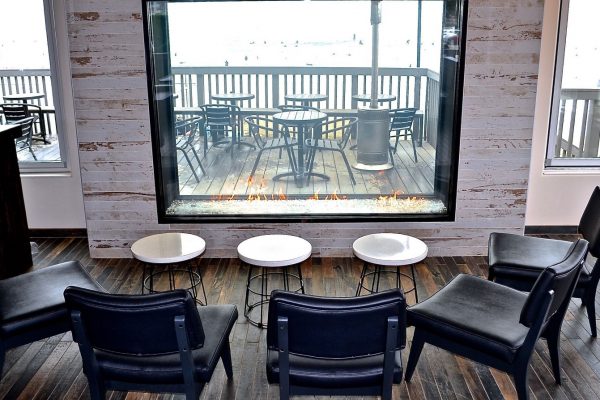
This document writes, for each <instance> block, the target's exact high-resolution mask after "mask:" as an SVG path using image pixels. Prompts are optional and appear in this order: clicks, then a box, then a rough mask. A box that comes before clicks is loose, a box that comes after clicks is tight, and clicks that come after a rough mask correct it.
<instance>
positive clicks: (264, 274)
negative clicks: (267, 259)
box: [244, 264, 304, 328]
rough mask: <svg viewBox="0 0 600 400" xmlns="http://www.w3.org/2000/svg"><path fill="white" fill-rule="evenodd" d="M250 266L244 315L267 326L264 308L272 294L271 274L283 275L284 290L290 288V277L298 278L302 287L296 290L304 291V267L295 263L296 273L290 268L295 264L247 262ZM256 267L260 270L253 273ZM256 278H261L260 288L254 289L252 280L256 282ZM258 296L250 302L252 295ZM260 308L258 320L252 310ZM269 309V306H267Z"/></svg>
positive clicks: (264, 326)
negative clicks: (275, 265) (269, 280)
mask: <svg viewBox="0 0 600 400" xmlns="http://www.w3.org/2000/svg"><path fill="white" fill-rule="evenodd" d="M247 265H248V266H249V269H248V280H247V282H246V299H245V300H244V316H245V317H246V319H247V320H248V322H249V323H250V324H252V325H254V326H256V327H258V328H266V327H267V321H266V318H265V317H266V315H265V313H266V311H265V310H264V308H265V305H267V306H268V304H269V299H270V298H271V295H270V293H271V292H269V291H268V279H269V276H281V277H282V280H283V290H287V291H289V290H290V277H291V278H292V279H294V280H296V281H297V282H298V283H299V284H300V287H299V288H298V289H295V290H294V292H301V293H304V281H303V279H302V269H301V267H300V264H295V266H296V268H297V273H296V274H291V273H290V272H289V270H288V268H290V267H294V265H287V266H282V267H259V266H256V265H252V264H247ZM255 268H260V272H259V273H258V274H256V275H252V272H253V271H254V269H255ZM274 269H277V270H279V271H273V270H274ZM255 280H260V289H259V290H257V289H254V288H251V284H252V282H254V281H255ZM252 295H254V296H258V299H257V300H256V301H254V302H252V303H251V302H250V296H252ZM257 307H258V308H259V310H260V318H259V319H258V320H256V319H252V317H251V312H252V310H254V309H256V308H257ZM267 310H268V307H267Z"/></svg>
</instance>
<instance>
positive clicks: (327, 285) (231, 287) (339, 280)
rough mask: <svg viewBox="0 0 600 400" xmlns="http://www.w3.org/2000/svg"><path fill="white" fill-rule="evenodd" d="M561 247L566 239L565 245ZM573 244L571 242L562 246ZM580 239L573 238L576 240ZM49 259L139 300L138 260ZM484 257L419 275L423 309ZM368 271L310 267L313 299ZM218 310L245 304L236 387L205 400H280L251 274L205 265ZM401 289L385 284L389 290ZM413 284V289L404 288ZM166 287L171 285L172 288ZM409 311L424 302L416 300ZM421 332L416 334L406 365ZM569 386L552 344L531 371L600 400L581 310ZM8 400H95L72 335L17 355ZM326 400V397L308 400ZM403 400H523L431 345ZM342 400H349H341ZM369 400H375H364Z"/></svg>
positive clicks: (557, 394)
mask: <svg viewBox="0 0 600 400" xmlns="http://www.w3.org/2000/svg"><path fill="white" fill-rule="evenodd" d="M555 238H556V237H555ZM561 238H569V237H561ZM570 238H571V239H572V238H573V236H571V237H570ZM37 243H38V245H39V247H40V252H39V253H38V254H36V255H35V257H34V264H35V266H34V268H36V269H37V268H44V267H46V266H48V265H51V264H54V263H56V262H60V261H64V260H67V259H79V260H80V261H81V262H82V264H83V265H84V267H85V268H86V269H87V270H88V271H89V272H90V273H91V274H92V276H94V278H95V279H97V280H98V282H99V283H100V284H101V285H102V286H103V287H104V288H105V289H107V290H108V291H109V292H111V293H137V292H139V289H140V281H141V277H142V265H141V264H140V263H139V262H138V261H137V260H133V259H91V258H90V257H89V254H88V252H87V241H86V240H85V239H80V238H78V239H73V238H71V239H38V240H37ZM485 263H486V260H485V258H484V257H429V258H427V259H425V260H424V261H423V262H421V263H419V264H418V265H417V268H416V273H417V286H418V290H419V295H420V296H421V299H424V298H426V297H427V296H429V295H431V294H432V293H434V292H435V291H437V290H438V289H439V288H440V287H442V286H443V285H445V284H446V283H447V282H448V281H449V280H450V279H452V278H453V277H454V276H456V275H458V274H459V273H470V274H474V275H481V276H485V275H486V273H487V267H486V264H485ZM361 266H362V264H361V263H360V262H359V261H358V260H356V259H351V258H313V259H310V260H307V261H306V262H304V264H303V266H302V268H303V275H304V278H305V281H306V290H307V292H308V293H312V294H318V295H327V296H351V295H353V294H354V291H355V288H356V286H355V285H356V283H357V282H358V277H359V274H360V269H361ZM199 268H200V269H201V271H202V273H203V277H204V283H205V285H206V291H207V295H208V300H209V302H210V303H213V304H214V303H219V304H223V303H231V304H236V305H237V307H238V310H239V312H240V317H239V319H238V321H237V323H236V324H235V326H234V329H233V332H232V334H231V336H230V341H231V346H232V360H233V369H234V380H233V381H228V380H227V378H226V376H225V372H224V370H223V368H222V366H221V365H219V366H218V367H217V370H216V371H215V374H214V375H213V378H212V380H211V382H210V383H209V384H208V385H207V386H206V387H205V389H204V391H203V393H202V396H201V399H203V400H214V399H221V400H231V399H244V400H246V399H251V400H253V399H277V398H278V389H277V387H276V386H269V385H268V383H267V381H266V376H265V372H264V362H265V355H266V347H265V331H264V330H259V329H258V328H256V327H254V326H251V325H250V324H248V323H247V321H246V320H245V318H244V317H243V301H244V288H245V280H246V275H247V272H248V267H247V266H245V265H240V262H239V260H236V259H201V260H200V261H199ZM392 283H393V279H384V280H382V285H384V284H392ZM403 283H405V282H403ZM163 284H166V282H163ZM407 297H408V300H409V303H414V297H413V296H412V295H411V294H409V295H408V296H407ZM412 334H413V329H412V328H409V329H408V332H407V337H408V343H407V349H406V350H404V351H403V352H402V357H403V360H404V363H405V362H406V359H407V356H408V351H409V348H410V341H411V338H412ZM561 347H562V350H561V353H562V373H563V374H562V376H563V384H562V385H561V386H558V385H555V384H554V381H553V378H552V374H551V368H550V357H549V354H548V351H547V348H546V345H545V342H544V341H539V342H538V343H537V345H536V350H535V353H534V355H533V357H532V361H531V367H530V368H531V370H530V379H529V389H530V397H531V399H536V400H541V399H556V400H562V399H564V400H567V399H568V400H571V399H586V400H587V399H600V344H598V342H597V341H596V340H594V339H592V338H591V337H590V336H589V326H588V322H587V317H586V314H585V310H584V309H583V308H581V307H580V301H579V300H573V301H572V302H571V305H570V307H569V310H568V312H567V315H566V317H565V322H564V324H563V328H562V337H561ZM0 398H7V399H89V393H88V391H87V381H86V379H85V376H84V375H83V373H82V369H81V357H80V355H79V352H78V348H77V346H76V345H75V344H74V343H73V342H72V339H71V335H70V333H66V334H61V335H56V336H53V337H51V338H48V339H45V340H40V341H37V342H34V343H30V344H27V345H24V346H20V347H17V348H14V349H11V350H9V351H8V352H7V355H6V362H5V366H4V375H3V376H2V380H1V381H0ZM107 398H108V399H128V400H141V399H153V400H164V399H182V398H183V396H182V395H174V394H147V393H122V392H110V393H109V395H108V396H107ZM304 398H309V399H315V400H316V399H325V398H326V397H310V396H308V397H304ZM394 398H395V399H411V400H413V399H418V400H430V399H443V400H446V399H460V400H463V399H490V400H495V399H503V398H505V399H515V398H516V393H515V389H514V385H513V382H512V380H511V378H510V377H509V376H508V375H506V374H505V373H502V372H499V371H498V370H495V369H491V368H488V367H486V366H483V365H481V364H476V363H473V362H471V361H469V360H466V359H463V358H460V357H456V356H454V355H452V354H450V353H448V352H445V351H443V350H440V349H437V348H435V347H432V346H429V345H426V346H425V348H424V350H423V356H422V357H421V359H420V361H419V363H418V365H417V370H416V372H415V376H414V378H413V381H412V382H411V383H410V384H407V383H406V382H402V383H401V384H400V385H395V387H394ZM335 399H345V398H344V397H335ZM363 399H364V400H367V399H371V397H364V398H363Z"/></svg>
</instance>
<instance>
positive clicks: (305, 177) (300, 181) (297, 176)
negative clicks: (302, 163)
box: [273, 172, 330, 187]
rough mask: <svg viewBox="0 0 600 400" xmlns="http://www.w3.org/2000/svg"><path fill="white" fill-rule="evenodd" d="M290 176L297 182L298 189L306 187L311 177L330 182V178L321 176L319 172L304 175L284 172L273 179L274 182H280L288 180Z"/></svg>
mask: <svg viewBox="0 0 600 400" xmlns="http://www.w3.org/2000/svg"><path fill="white" fill-rule="evenodd" d="M289 176H293V177H294V182H296V186H298V187H303V186H304V182H305V181H306V182H308V180H309V179H310V177H311V176H316V177H317V178H321V179H323V180H325V181H328V180H329V179H330V178H329V176H327V175H325V174H321V173H319V172H305V173H303V174H301V175H300V174H297V173H296V172H284V173H282V174H277V175H275V176H274V177H273V180H274V181H276V180H279V179H283V178H287V177H289Z"/></svg>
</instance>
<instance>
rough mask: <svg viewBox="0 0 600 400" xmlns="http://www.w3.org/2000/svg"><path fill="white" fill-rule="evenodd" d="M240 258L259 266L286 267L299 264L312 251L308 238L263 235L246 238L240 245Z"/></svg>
mask: <svg viewBox="0 0 600 400" xmlns="http://www.w3.org/2000/svg"><path fill="white" fill-rule="evenodd" d="M237 250H238V256H239V257H240V260H242V261H244V262H247V263H248V264H252V265H256V266H259V267H285V266H288V265H294V264H298V263H300V262H302V261H304V260H306V259H307V258H308V257H310V254H311V252H312V246H311V245H310V243H308V242H307V241H306V240H304V239H302V238H299V237H297V236H290V235H262V236H256V237H253V238H250V239H247V240H244V241H243V242H242V243H240V244H239V246H238V249H237Z"/></svg>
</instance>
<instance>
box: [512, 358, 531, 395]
mask: <svg viewBox="0 0 600 400" xmlns="http://www.w3.org/2000/svg"><path fill="white" fill-rule="evenodd" d="M527 376H528V368H527V363H525V365H519V366H517V368H516V370H515V371H514V373H513V378H514V380H515V389H517V398H518V399H519V400H528V399H529V391H528V390H527Z"/></svg>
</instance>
